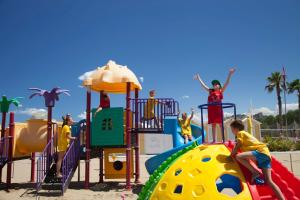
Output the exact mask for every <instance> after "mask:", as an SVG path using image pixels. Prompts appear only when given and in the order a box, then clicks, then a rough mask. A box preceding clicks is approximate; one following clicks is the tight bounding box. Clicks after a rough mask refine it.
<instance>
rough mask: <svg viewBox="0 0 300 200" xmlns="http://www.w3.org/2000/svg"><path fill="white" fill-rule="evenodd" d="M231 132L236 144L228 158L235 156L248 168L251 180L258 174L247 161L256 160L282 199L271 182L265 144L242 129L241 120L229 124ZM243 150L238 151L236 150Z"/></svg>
mask: <svg viewBox="0 0 300 200" xmlns="http://www.w3.org/2000/svg"><path fill="white" fill-rule="evenodd" d="M230 127H231V131H232V133H233V134H234V135H235V136H236V145H235V146H234V148H233V150H232V152H231V155H230V157H228V160H229V161H231V160H232V158H234V157H235V158H236V160H237V161H238V162H240V163H241V164H242V165H243V166H245V167H246V168H247V169H249V170H250V172H251V173H252V178H251V182H253V181H255V180H257V179H258V178H259V176H260V173H259V171H257V170H256V169H255V168H254V167H253V166H252V165H251V164H250V162H249V159H250V160H253V161H256V162H257V165H258V167H259V168H260V169H262V172H263V175H264V177H265V181H266V183H267V184H268V185H269V186H270V187H271V188H272V190H273V191H274V193H275V194H276V196H277V198H279V199H280V200H283V199H284V196H283V194H282V193H281V191H280V189H279V187H278V186H277V185H276V184H275V183H274V182H273V180H272V177H271V155H270V152H269V149H268V147H267V145H266V144H264V143H261V142H260V141H258V140H257V139H256V138H255V137H253V136H252V135H251V134H249V133H247V132H246V131H244V125H243V122H242V121H241V120H235V121H233V122H232V123H231V124H230ZM239 149H240V150H241V151H243V152H242V153H238V150H239Z"/></svg>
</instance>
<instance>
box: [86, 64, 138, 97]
mask: <svg viewBox="0 0 300 200" xmlns="http://www.w3.org/2000/svg"><path fill="white" fill-rule="evenodd" d="M82 79H83V83H82V85H83V86H85V87H88V86H89V87H90V89H91V90H92V91H96V92H100V91H105V92H108V93H119V94H125V93H126V85H127V82H130V83H131V86H130V90H135V89H138V90H141V89H142V86H141V84H140V83H139V81H138V79H137V77H136V76H135V74H134V73H133V72H132V71H131V70H130V69H128V68H127V66H122V65H118V64H117V63H116V62H115V61H112V60H110V61H108V63H107V64H106V65H105V66H103V67H97V69H95V70H93V71H91V72H86V73H85V74H84V75H83V76H82Z"/></svg>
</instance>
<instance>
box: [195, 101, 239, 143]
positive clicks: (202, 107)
mask: <svg viewBox="0 0 300 200" xmlns="http://www.w3.org/2000/svg"><path fill="white" fill-rule="evenodd" d="M212 106H215V107H218V108H220V109H221V113H220V114H221V119H222V120H221V121H222V124H221V131H222V142H223V143H224V142H225V131H224V109H226V108H233V116H234V119H236V106H235V104H234V103H218V102H216V103H207V104H202V105H200V106H198V108H199V109H200V113H201V127H204V122H203V121H204V120H203V112H204V110H207V112H208V108H209V107H212ZM202 143H205V137H204V128H203V129H202Z"/></svg>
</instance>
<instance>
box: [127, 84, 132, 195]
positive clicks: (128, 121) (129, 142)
mask: <svg viewBox="0 0 300 200" xmlns="http://www.w3.org/2000/svg"><path fill="white" fill-rule="evenodd" d="M126 145H127V148H126V189H127V190H130V189H131V184H130V171H131V170H130V167H131V159H130V154H131V135H130V82H128V83H127V85H126Z"/></svg>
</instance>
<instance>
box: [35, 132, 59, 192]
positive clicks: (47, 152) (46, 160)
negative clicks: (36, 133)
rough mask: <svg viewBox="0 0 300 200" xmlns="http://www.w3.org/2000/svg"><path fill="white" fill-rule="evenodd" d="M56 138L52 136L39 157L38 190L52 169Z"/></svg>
mask: <svg viewBox="0 0 300 200" xmlns="http://www.w3.org/2000/svg"><path fill="white" fill-rule="evenodd" d="M54 151H55V148H54V138H53V137H52V138H51V140H50V141H49V142H48V144H47V145H46V147H45V149H44V151H43V152H41V153H40V155H39V157H38V159H37V173H36V191H37V192H38V191H39V190H40V189H41V187H42V184H43V182H44V180H45V178H46V176H47V174H48V172H49V170H50V167H51V164H50V163H52V159H53V154H54Z"/></svg>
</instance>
